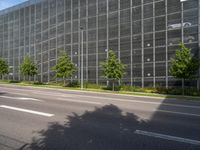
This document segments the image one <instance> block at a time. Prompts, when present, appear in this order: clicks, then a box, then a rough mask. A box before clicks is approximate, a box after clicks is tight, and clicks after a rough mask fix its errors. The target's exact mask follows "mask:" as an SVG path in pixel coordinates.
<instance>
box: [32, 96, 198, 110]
mask: <svg viewBox="0 0 200 150" xmlns="http://www.w3.org/2000/svg"><path fill="white" fill-rule="evenodd" d="M34 93H35V94H36V92H34ZM38 93H39V94H43V95H50V96H52V95H53V96H60V97H73V98H76V97H79V98H82V97H86V98H95V99H105V100H111V101H119V102H131V103H142V104H151V105H162V106H163V105H164V106H173V107H184V108H195V109H200V106H189V105H182V104H170V103H162V102H147V101H142V100H128V99H119V98H111V97H98V96H88V95H75V94H52V93H50V92H38ZM38 93H37V94H38Z"/></svg>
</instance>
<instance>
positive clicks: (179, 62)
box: [170, 43, 200, 95]
mask: <svg viewBox="0 0 200 150" xmlns="http://www.w3.org/2000/svg"><path fill="white" fill-rule="evenodd" d="M199 67H200V60H199V59H198V58H196V57H194V56H192V54H191V49H190V48H187V47H185V45H184V44H183V43H181V44H180V48H179V49H177V50H176V55H175V57H174V58H172V59H171V67H170V74H171V75H172V76H174V77H175V78H179V79H182V94H183V95H184V91H185V80H186V79H195V78H197V77H198V76H197V72H198V69H199Z"/></svg>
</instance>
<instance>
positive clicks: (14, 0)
mask: <svg viewBox="0 0 200 150" xmlns="http://www.w3.org/2000/svg"><path fill="white" fill-rule="evenodd" d="M25 1H27V0H0V10H3V9H5V8H9V7H12V6H14V5H17V4H20V3H22V2H25Z"/></svg>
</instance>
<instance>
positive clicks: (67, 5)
mask: <svg viewBox="0 0 200 150" xmlns="http://www.w3.org/2000/svg"><path fill="white" fill-rule="evenodd" d="M198 24H200V0H29V1H27V2H25V3H22V4H20V5H17V6H14V7H11V8H8V9H5V10H2V11H0V56H1V57H3V58H5V59H7V61H8V63H9V66H10V68H11V74H10V75H9V76H7V77H4V78H9V79H14V80H22V79H23V77H22V76H21V75H20V74H19V69H18V68H19V65H20V64H21V63H22V61H23V58H24V56H25V55H30V56H31V57H32V59H34V60H35V62H37V64H38V68H39V70H38V72H39V75H38V77H35V79H36V78H37V79H39V80H41V81H43V82H48V81H55V78H54V76H55V74H54V73H53V72H52V71H51V67H52V66H54V65H55V64H56V61H57V58H58V55H59V50H65V51H66V52H67V53H68V54H69V55H70V56H71V59H72V61H73V62H74V63H75V64H76V65H77V67H78V68H79V69H78V71H77V73H76V74H75V75H74V76H73V77H72V80H79V79H80V66H81V63H80V62H81V61H80V58H81V57H80V55H81V53H80V50H81V45H82V44H81V41H82V38H81V37H82V36H81V33H82V32H81V31H82V30H81V27H82V28H83V50H84V80H85V81H88V82H91V83H97V84H101V83H106V81H105V79H104V78H103V77H102V70H101V65H100V62H101V61H104V60H105V59H106V57H107V50H108V49H112V50H113V51H115V52H116V54H117V55H118V56H119V58H120V60H121V61H122V62H123V63H125V64H127V69H126V72H127V73H126V75H125V76H124V78H123V80H122V82H123V83H125V84H130V85H136V86H141V87H143V86H159V85H161V86H166V87H170V86H179V85H181V82H180V81H179V80H175V79H173V78H172V77H171V76H170V74H169V71H168V70H169V66H170V62H169V60H170V58H171V57H172V56H174V54H175V51H176V49H177V48H178V45H179V43H180V42H184V43H185V45H186V46H187V47H190V48H192V50H193V53H194V54H195V55H196V56H200V49H199V47H200V25H198ZM32 80H34V79H32ZM187 85H188V86H194V87H199V82H198V81H197V80H194V81H188V82H187Z"/></svg>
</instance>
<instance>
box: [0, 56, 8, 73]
mask: <svg viewBox="0 0 200 150" xmlns="http://www.w3.org/2000/svg"><path fill="white" fill-rule="evenodd" d="M8 73H9V66H8V63H7V62H6V61H5V60H4V59H2V58H0V76H3V75H5V74H8Z"/></svg>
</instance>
